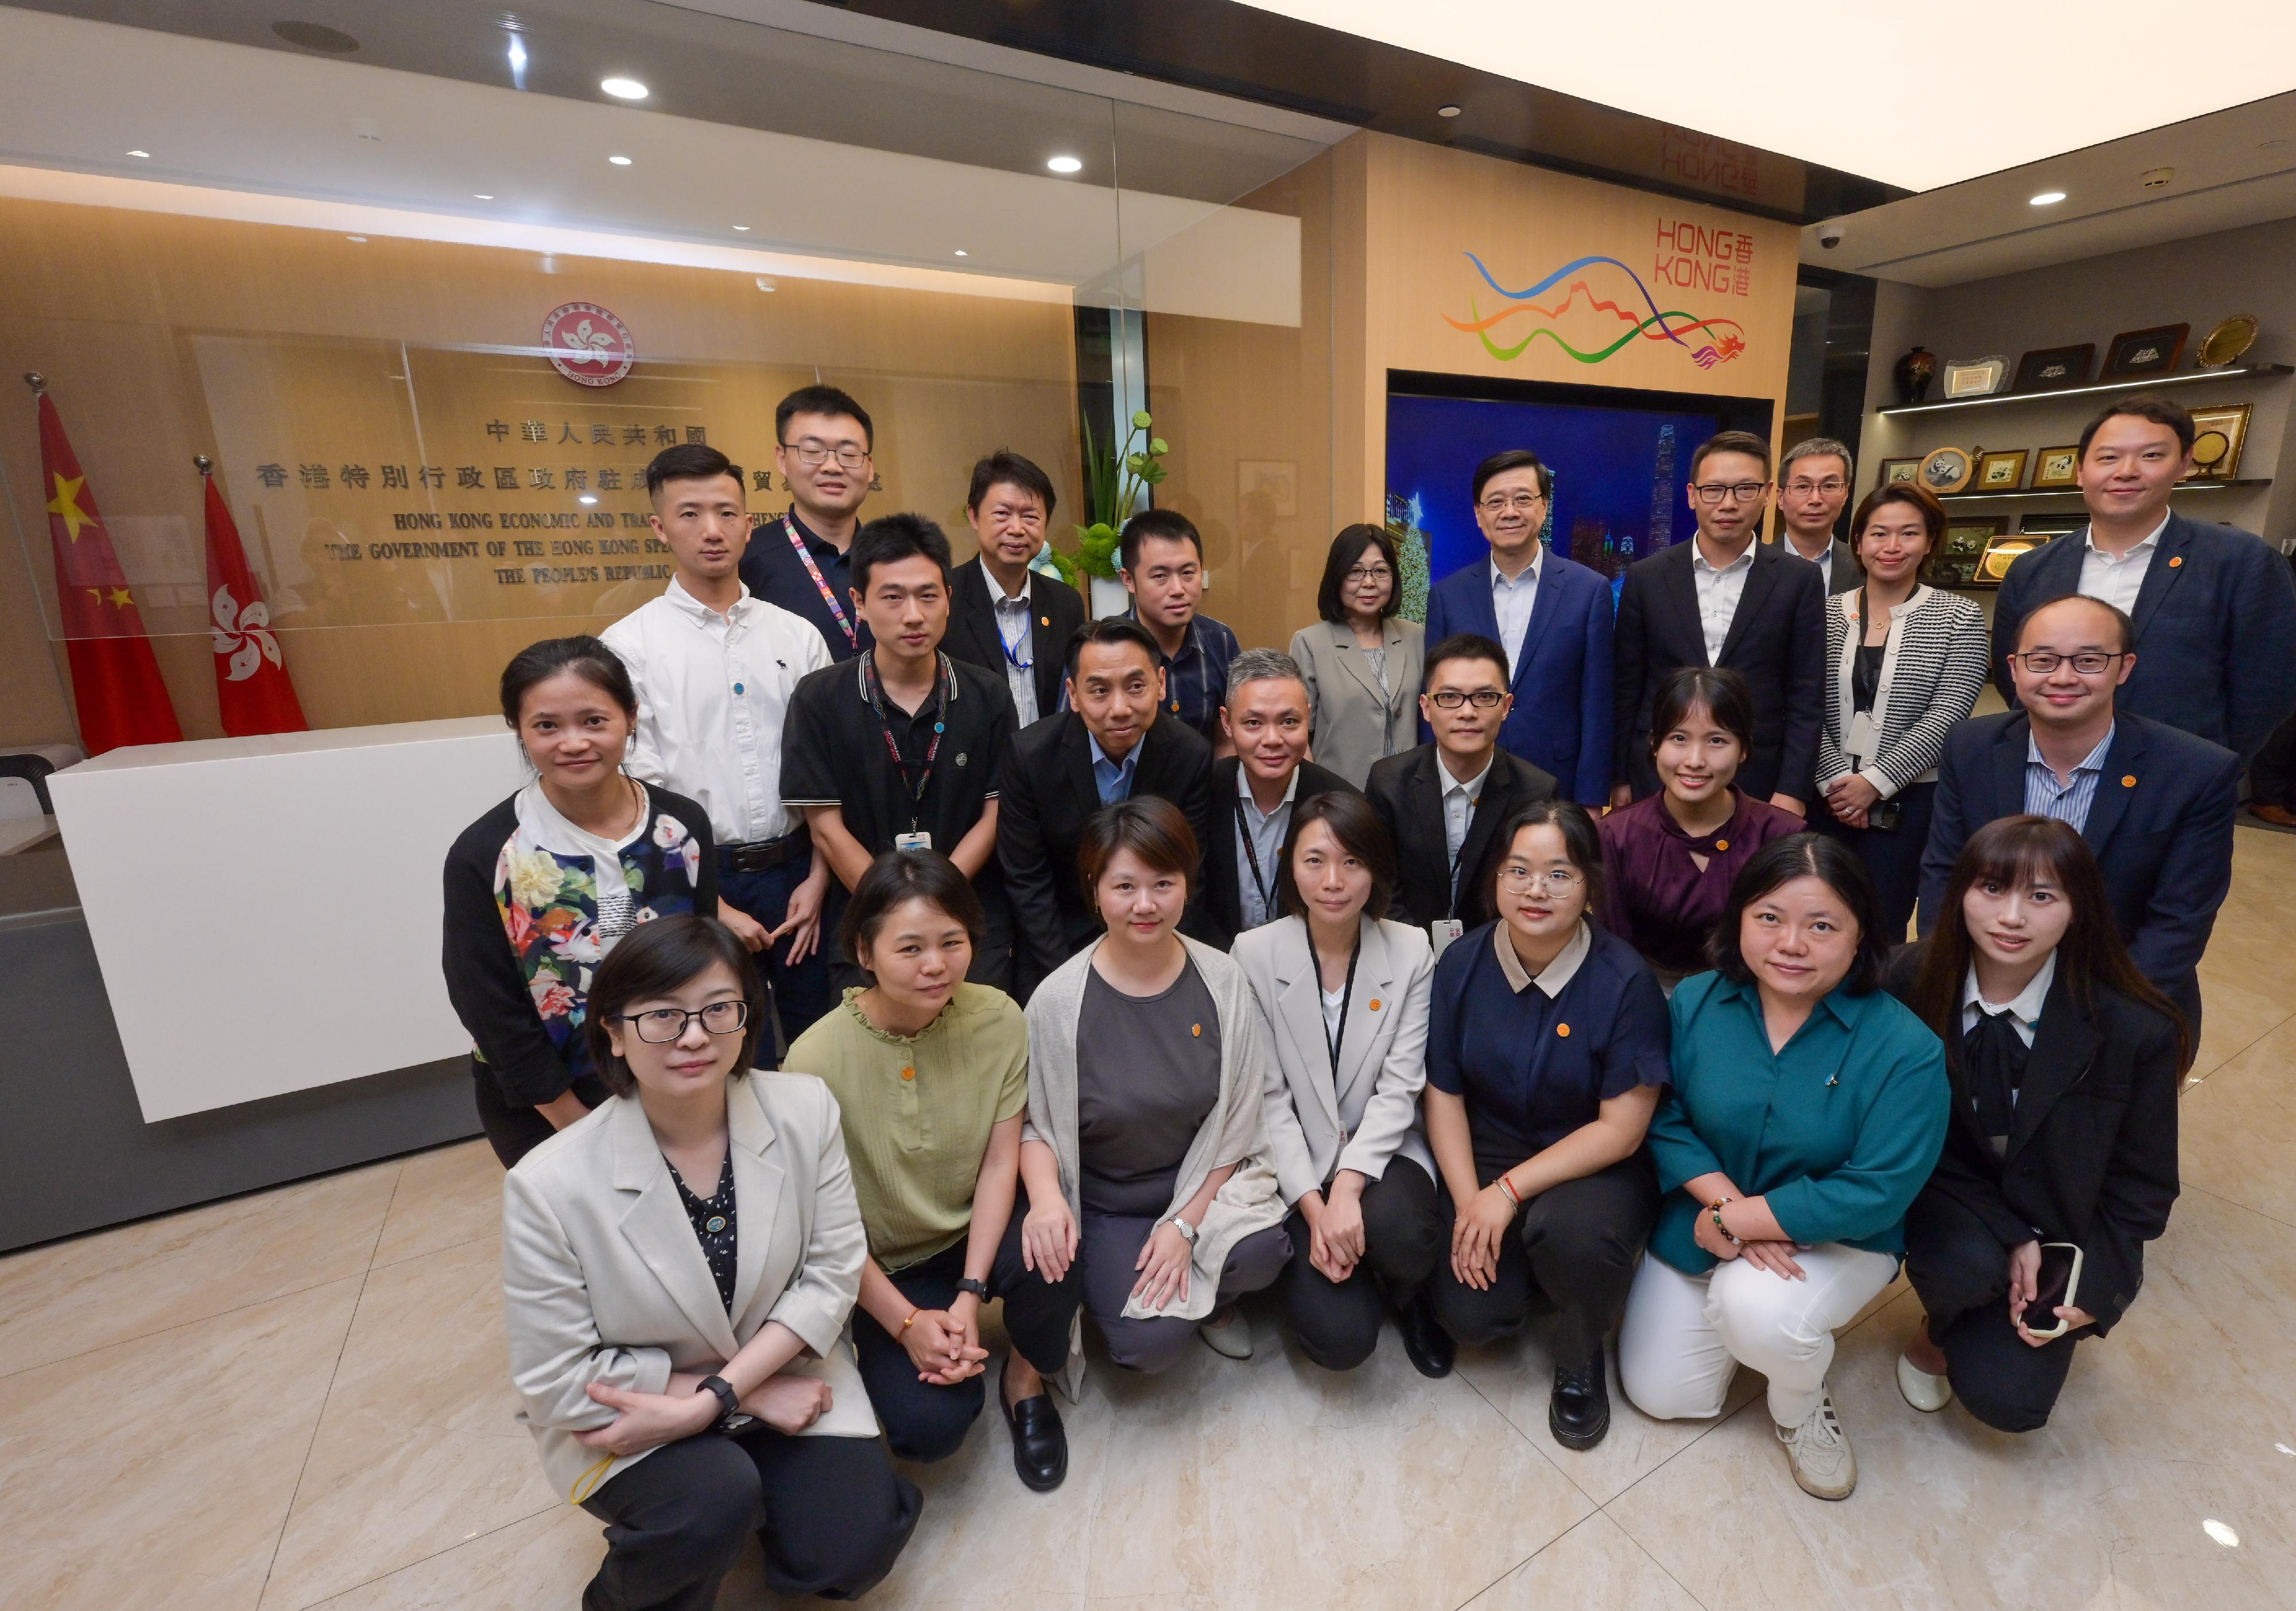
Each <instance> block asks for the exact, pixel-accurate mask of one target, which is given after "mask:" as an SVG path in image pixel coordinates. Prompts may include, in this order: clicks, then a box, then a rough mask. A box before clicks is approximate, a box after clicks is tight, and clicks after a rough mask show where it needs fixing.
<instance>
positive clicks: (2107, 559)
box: [2079, 515, 2169, 616]
mask: <svg viewBox="0 0 2296 1611" xmlns="http://www.w3.org/2000/svg"><path fill="white" fill-rule="evenodd" d="M2168 529H2169V517H2168V516H2166V515H2162V516H2161V524H2160V525H2158V526H2155V527H2153V530H2152V532H2151V534H2150V535H2148V536H2146V537H2145V539H2144V541H2143V542H2142V543H2139V544H2137V545H2136V547H2134V548H2132V549H2130V550H2129V551H2128V552H2127V553H2125V554H2122V555H2121V556H2120V558H2119V559H2115V558H2114V557H2113V556H2112V555H2111V554H2109V553H2107V552H2104V551H2103V549H2101V548H2099V547H2098V546H2097V545H2096V533H2095V530H2093V529H2090V528H2086V527H2085V528H2083V530H2082V532H2081V572H2080V588H2079V591H2080V592H2081V593H2084V594H2086V595H2087V597H2089V598H2092V599H2103V601H2105V602H2106V603H2108V604H2110V605H2112V607H2113V608H2114V609H2118V610H2119V611H2120V613H2121V614H2123V615H2125V616H2133V615H2135V614H2136V595H2137V593H2138V592H2139V591H2141V590H2142V589H2143V587H2144V573H2145V572H2146V571H2148V570H2150V569H2152V568H2153V555H2154V554H2156V553H2159V552H2161V533H2162V532H2165V531H2167V530H2168Z"/></svg>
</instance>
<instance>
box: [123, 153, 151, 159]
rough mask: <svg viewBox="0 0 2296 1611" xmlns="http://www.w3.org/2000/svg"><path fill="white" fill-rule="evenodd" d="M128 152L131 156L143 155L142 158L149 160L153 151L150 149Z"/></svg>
mask: <svg viewBox="0 0 2296 1611" xmlns="http://www.w3.org/2000/svg"><path fill="white" fill-rule="evenodd" d="M127 154H128V155H129V156H131V157H142V158H143V159H145V160H146V161H149V160H150V159H151V157H152V153H151V152H150V151H129V152H128V153H127Z"/></svg>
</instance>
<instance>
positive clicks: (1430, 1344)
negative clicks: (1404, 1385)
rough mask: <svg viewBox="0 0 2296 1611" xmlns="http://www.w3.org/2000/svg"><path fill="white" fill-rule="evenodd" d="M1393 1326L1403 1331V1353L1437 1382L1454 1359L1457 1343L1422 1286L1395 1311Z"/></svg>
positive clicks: (1418, 1369)
mask: <svg viewBox="0 0 2296 1611" xmlns="http://www.w3.org/2000/svg"><path fill="white" fill-rule="evenodd" d="M1395 1329H1397V1330H1398V1331H1400V1332H1401V1333H1402V1334H1403V1352H1404V1355H1405V1357H1406V1358H1407V1359H1409V1360H1410V1361H1411V1368H1412V1369H1413V1370H1416V1371H1417V1372H1419V1374H1420V1375H1422V1376H1424V1377H1428V1378H1431V1379H1433V1380H1437V1381H1440V1380H1441V1379H1442V1378H1445V1377H1447V1376H1448V1375H1450V1374H1451V1367H1452V1366H1453V1365H1454V1364H1455V1363H1456V1362H1457V1361H1458V1357H1459V1345H1458V1344H1456V1343H1455V1342H1453V1341H1452V1340H1451V1334H1450V1333H1449V1332H1447V1331H1446V1330H1444V1329H1443V1323H1442V1322H1441V1321H1439V1320H1437V1319H1436V1318H1435V1304H1434V1301H1433V1300H1432V1299H1431V1298H1430V1297H1429V1296H1427V1293H1426V1290H1425V1289H1424V1288H1422V1289H1421V1290H1420V1291H1418V1292H1416V1293H1414V1294H1413V1295H1412V1297H1411V1301H1410V1302H1409V1303H1407V1304H1404V1305H1403V1307H1402V1308H1400V1309H1398V1310H1397V1311H1396V1312H1395Z"/></svg>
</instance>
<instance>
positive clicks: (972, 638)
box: [941, 448, 1085, 727]
mask: <svg viewBox="0 0 2296 1611" xmlns="http://www.w3.org/2000/svg"><path fill="white" fill-rule="evenodd" d="M1056 501H1057V500H1056V495H1054V491H1053V480H1052V478H1051V477H1050V476H1047V475H1046V473H1045V472H1044V471H1043V470H1039V469H1038V468H1037V466H1036V465H1034V464H1032V463H1030V462H1029V461H1028V460H1026V459H1024V458H1022V457H1021V455H1020V454H1016V453H1010V452H1007V451H1005V449H1003V448H999V449H998V450H997V451H996V452H995V453H993V454H989V455H988V457H987V458H985V459H983V460H981V461H980V463H978V464H976V465H974V466H973V467H972V490H971V491H969V492H968V493H967V494H966V495H965V499H964V518H965V519H967V520H969V521H971V522H972V535H973V536H975V537H977V538H979V539H980V561H979V563H977V564H972V565H961V566H959V567H957V569H956V572H955V576H954V577H952V578H951V580H950V583H949V618H948V636H947V639H946V640H945V641H944V642H942V645H941V647H942V648H944V649H946V650H948V653H949V658H952V659H957V660H965V661H969V662H971V663H972V665H975V666H983V667H985V668H987V669H988V670H990V671H993V672H996V673H997V674H998V675H1001V676H1003V677H1004V678H1005V682H1006V683H1007V684H1009V685H1010V687H1011V690H1012V693H1013V711H1014V713H1015V714H1016V715H1017V716H1019V717H1020V722H1021V726H1023V727H1026V726H1028V725H1029V724H1030V723H1032V722H1035V721H1036V720H1037V718H1039V717H1040V716H1050V715H1052V714H1053V712H1054V711H1055V710H1058V709H1059V708H1060V707H1061V677H1062V673H1063V671H1064V670H1065V669H1066V668H1065V667H1064V666H1062V662H1061V655H1062V650H1065V649H1066V648H1067V647H1068V642H1069V639H1070V638H1071V637H1073V636H1074V635H1075V634H1076V629H1077V628H1078V627H1079V626H1083V625H1084V617H1085V609H1084V600H1083V599H1082V598H1080V597H1078V593H1077V590H1076V589H1075V588H1073V587H1070V585H1068V584H1067V583H1066V582H1063V581H1062V580H1061V579H1060V578H1059V577H1048V576H1046V575H1044V574H1042V573H1041V572H1038V571H1034V570H1031V569H1029V561H1030V560H1034V559H1035V558H1036V557H1037V552H1039V551H1040V550H1041V549H1042V548H1043V547H1044V546H1045V528H1046V526H1047V525H1049V524H1050V523H1051V520H1052V518H1053V505H1054V503H1055V502H1056Z"/></svg>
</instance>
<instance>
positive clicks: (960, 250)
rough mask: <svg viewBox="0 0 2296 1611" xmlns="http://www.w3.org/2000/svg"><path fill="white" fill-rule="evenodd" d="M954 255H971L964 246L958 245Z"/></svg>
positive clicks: (963, 256) (962, 256) (965, 256)
mask: <svg viewBox="0 0 2296 1611" xmlns="http://www.w3.org/2000/svg"><path fill="white" fill-rule="evenodd" d="M956 255H957V256H958V257H960V258H969V257H971V256H972V253H971V252H969V251H967V250H965V249H964V248H963V247H962V246H960V247H958V248H957V249H956Z"/></svg>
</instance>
